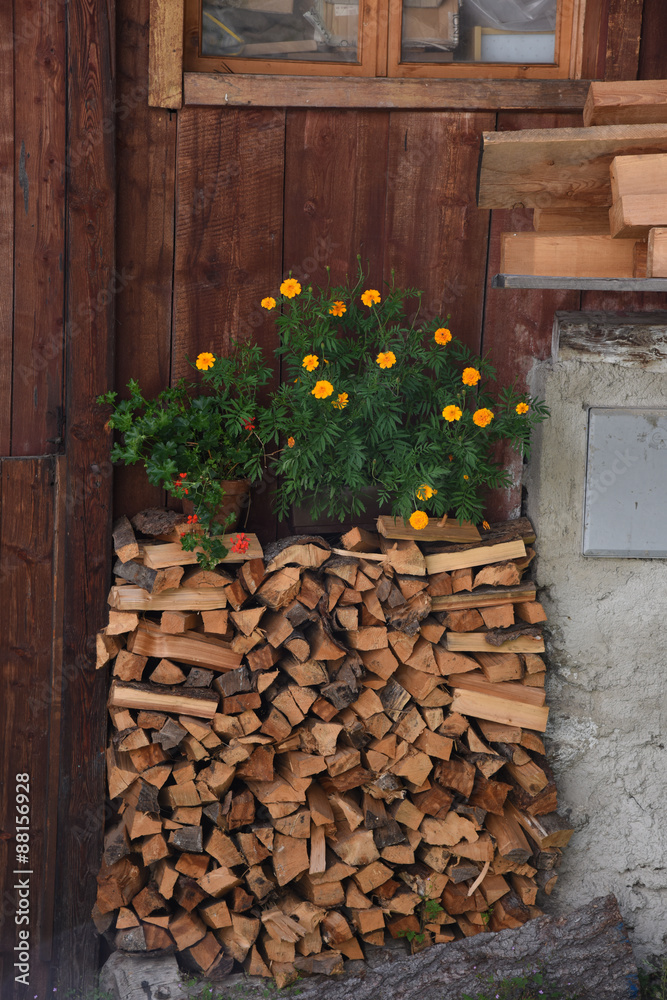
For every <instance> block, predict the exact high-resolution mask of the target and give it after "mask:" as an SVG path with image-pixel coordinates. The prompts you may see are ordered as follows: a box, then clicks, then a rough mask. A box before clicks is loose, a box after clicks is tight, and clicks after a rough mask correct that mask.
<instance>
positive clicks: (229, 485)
mask: <svg viewBox="0 0 667 1000" xmlns="http://www.w3.org/2000/svg"><path fill="white" fill-rule="evenodd" d="M220 485H221V486H222V488H223V490H224V491H225V498H224V500H223V501H222V504H221V505H220V507H218V509H217V511H216V515H217V517H218V519H219V520H220V521H224V520H225V518H226V517H228V516H229V515H230V514H232V515H233V516H234V519H233V521H232V522H231V523H230V524H229V525H228V527H227V531H232V530H233V529H234V528H236V526H237V525H238V523H239V521H241V522H243V521H244V520H245V514H246V511H247V510H248V505H249V503H250V480H249V479H224V480H223V481H222V482H221V483H220ZM183 513H184V514H194V504H193V503H192V502H191V501H190V500H183Z"/></svg>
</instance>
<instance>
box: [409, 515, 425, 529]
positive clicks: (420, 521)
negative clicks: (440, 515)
mask: <svg viewBox="0 0 667 1000" xmlns="http://www.w3.org/2000/svg"><path fill="white" fill-rule="evenodd" d="M427 524H428V514H426V513H425V512H424V511H423V510H416V511H415V512H414V514H411V515H410V526H411V527H412V528H416V530H417V531H421V530H422V528H425V527H426V525H427Z"/></svg>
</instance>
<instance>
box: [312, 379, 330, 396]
mask: <svg viewBox="0 0 667 1000" xmlns="http://www.w3.org/2000/svg"><path fill="white" fill-rule="evenodd" d="M332 392H333V386H332V384H331V382H327V381H326V379H323V380H322V381H321V382H316V383H315V388H314V389H311V392H310V395H311V396H314V397H315V399H326V398H327V396H330V395H331V393H332Z"/></svg>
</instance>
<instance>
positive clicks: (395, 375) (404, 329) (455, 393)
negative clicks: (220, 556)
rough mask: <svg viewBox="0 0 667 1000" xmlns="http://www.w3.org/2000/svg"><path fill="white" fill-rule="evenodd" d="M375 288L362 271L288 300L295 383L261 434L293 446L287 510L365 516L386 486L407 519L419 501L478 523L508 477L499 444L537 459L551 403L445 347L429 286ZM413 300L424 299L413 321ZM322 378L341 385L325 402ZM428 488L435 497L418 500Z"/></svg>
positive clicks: (284, 350)
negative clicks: (368, 295)
mask: <svg viewBox="0 0 667 1000" xmlns="http://www.w3.org/2000/svg"><path fill="white" fill-rule="evenodd" d="M365 287H366V285H365V279H364V275H363V273H362V272H361V270H360V272H359V277H358V280H357V282H356V284H355V285H354V286H353V287H350V285H349V284H348V285H345V286H339V287H335V288H325V289H313V288H305V289H303V290H302V292H301V293H300V294H299V295H297V296H295V297H294V298H286V297H282V298H281V297H279V298H278V299H277V302H278V305H279V306H281V307H282V310H283V311H282V314H280V315H276V325H277V327H278V330H279V333H280V340H281V346H280V348H279V349H278V353H279V354H280V355H282V357H283V372H284V384H283V385H282V386H281V387H280V389H279V390H278V391H277V392H276V393H275V394H274V396H273V400H272V404H273V405H272V407H271V409H270V411H269V412H268V413H267V414H266V420H265V422H264V423H263V430H262V437H264V438H265V439H268V438H269V437H272V438H273V439H274V440H275V441H277V442H278V441H282V443H283V444H284V443H285V441H287V442H288V447H284V448H283V449H282V451H281V452H280V453H279V457H278V458H277V460H276V462H275V471H276V472H277V473H278V474H279V475H280V476H281V477H282V481H281V485H280V488H279V490H278V510H279V514H280V515H281V516H285V515H286V514H287V513H288V511H289V509H290V507H291V505H292V504H293V503H297V504H304V503H308V504H310V505H311V507H312V511H313V514H314V515H315V516H317V515H318V514H320V513H321V512H322V511H327V513H328V514H329V515H330V516H334V517H337V518H339V519H340V520H344V519H345V518H347V517H349V516H352V517H355V516H357V515H359V514H361V513H362V512H363V510H364V499H363V497H364V493H365V492H366V491H367V490H368V488H369V487H376V488H377V491H378V496H379V500H380V503H381V504H383V505H389V506H390V507H391V510H392V512H393V513H394V514H397V515H401V516H402V517H405V518H409V517H410V515H411V514H412V513H413V511H414V510H415V507H417V506H418V507H419V509H421V510H424V511H428V512H429V513H430V514H432V515H435V516H442V515H443V514H444V513H447V512H453V513H454V514H455V515H456V517H457V518H458V519H459V520H471V521H474V522H479V521H480V520H481V519H482V517H483V504H484V500H483V498H484V493H485V490H486V489H488V488H495V487H498V486H502V485H505V484H507V483H508V476H507V473H506V472H505V471H504V469H503V468H502V466H501V465H500V464H499V463H498V462H497V460H496V459H495V458H494V446H495V445H496V444H497V442H501V441H507V442H509V443H510V444H511V445H512V446H513V447H514V448H516V449H518V450H519V451H520V452H521V453H522V454H523V455H527V454H528V450H529V444H530V436H531V431H532V430H533V428H534V427H535V425H536V424H537V423H539V422H540V421H542V420H544V419H545V418H546V417H547V415H548V411H547V408H546V406H545V405H544V404H543V403H542V402H539V401H537V400H535V399H532V398H531V397H529V396H527V395H525V394H524V393H520V392H517V391H516V390H515V389H514V388H513V387H505V388H501V389H500V390H497V389H495V388H494V386H493V382H494V380H495V369H494V368H493V366H492V365H491V364H490V363H489V362H488V361H487V360H485V359H483V358H480V357H478V356H476V355H474V354H473V353H472V352H471V351H470V350H469V349H468V348H467V347H466V346H465V345H464V344H462V343H461V342H459V341H457V340H456V339H454V338H453V339H451V340H450V341H449V342H448V343H445V344H443V343H438V342H437V341H436V339H435V336H434V335H435V333H436V331H442V330H443V329H444V328H445V327H446V321H443V320H440V319H435V320H432V321H423V322H422V321H420V320H419V307H420V304H421V295H422V293H421V292H419V291H417V290H415V289H405V290H401V289H397V288H396V287H395V286H394V284H393V283H392V285H391V287H390V288H389V289H388V291H387V292H386V294H385V296H384V298H383V300H382V302H381V303H380V304H372V305H370V306H366V305H364V304H363V303H362V301H361V296H362V292H363V290H364V288H365ZM406 299H410V300H413V301H414V300H416V307H417V308H416V311H415V318H414V319H413V320H412V321H411V320H410V319H409V318H408V315H407V312H406V306H405V300H406ZM334 302H343V303H344V304H345V307H346V311H345V312H344V314H343V315H342V316H334V315H333V314H332V312H331V310H332V309H334V306H333V303H334ZM443 336H444V338H445V339H446V338H447V336H448V331H447V333H445V334H444V335H443V333H439V337H440V339H443ZM389 352H391V353H392V354H393V356H394V357H395V361H392V359H391V357H390V358H389V359H388V360H389V365H388V367H384V368H382V367H380V364H379V363H378V361H377V360H376V359H377V358H378V355H380V354H381V353H383V354H388V353H389ZM308 355H313V356H314V357H315V358H316V359H317V366H316V367H314V368H313V370H312V371H309V370H308V367H307V366H304V358H307V356H308ZM465 368H474V369H475V370H476V371H477V372H479V373H480V381H479V382H478V384H477V385H472V386H469V385H466V384H464V382H463V381H462V373H463V371H464V369H465ZM318 382H325V383H328V386H325V387H324V388H325V390H327V391H328V388H329V386H330V387H331V388H332V391H331V392H330V394H329V395H327V396H325V397H324V398H317V397H316V396H315V395H313V390H314V389H315V386H316V384H317V383H318ZM343 394H346V395H343ZM341 396H342V399H341ZM520 403H525V404H526V405H527V407H528V409H527V411H526V413H524V414H519V413H517V411H516V407H517V405H518V404H520ZM446 406H455V407H458V408H460V410H461V416H460V419H458V420H453V421H451V422H448V421H447V420H445V419H444V418H443V416H442V412H443V409H444V408H445V407H446ZM482 409H489V410H490V411H491V412H492V413H493V419H492V420H491V421H490V423H489V425H488V426H486V427H482V426H478V424H476V423H475V421H474V420H473V416H474V414H475V413H476V412H477V411H479V410H482ZM291 439H293V445H292V446H290V443H291ZM423 484H426V485H428V486H429V487H431V489H432V490H433V491H434V492H433V493H432V495H430V496H429V497H428V498H427V499H424V500H421V499H419V501H418V496H417V491H418V490H419V487H420V486H422V485H423Z"/></svg>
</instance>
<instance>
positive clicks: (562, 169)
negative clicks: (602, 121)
mask: <svg viewBox="0 0 667 1000" xmlns="http://www.w3.org/2000/svg"><path fill="white" fill-rule="evenodd" d="M483 142H484V146H483V154H482V167H481V172H480V179H479V191H478V199H477V203H478V205H479V207H480V208H518V207H521V206H523V207H524V208H566V209H573V208H578V207H580V208H595V207H604V206H606V207H609V206H610V205H611V203H612V196H611V184H610V178H609V165H610V163H611V161H612V159H613V158H614V157H615V156H620V155H623V154H624V153H632V154H636V153H664V152H667V124H661V125H603V126H599V127H594V128H559V129H529V130H525V131H518V132H485V133H484V136H483Z"/></svg>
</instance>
